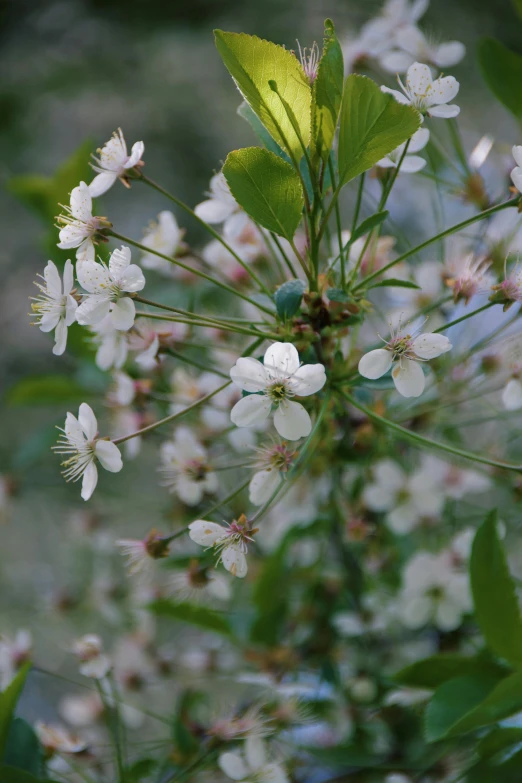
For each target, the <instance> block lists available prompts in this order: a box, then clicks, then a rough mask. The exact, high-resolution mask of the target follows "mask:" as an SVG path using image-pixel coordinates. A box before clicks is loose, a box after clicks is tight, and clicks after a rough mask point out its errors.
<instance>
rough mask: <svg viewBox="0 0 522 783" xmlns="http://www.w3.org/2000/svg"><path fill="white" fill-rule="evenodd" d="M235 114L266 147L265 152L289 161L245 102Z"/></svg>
mask: <svg viewBox="0 0 522 783" xmlns="http://www.w3.org/2000/svg"><path fill="white" fill-rule="evenodd" d="M237 113H238V114H239V116H240V117H242V118H243V119H244V120H246V121H247V122H248V124H249V125H250V127H251V128H252V130H253V131H254V133H255V134H256V136H257V138H258V139H259V141H260V142H261V144H262V145H263V146H264V147H266V148H267V150H270V152H273V153H274V154H275V155H279V157H281V158H283V160H286V161H288V162H289V161H290V158H289V157H288V155H287V154H286V152H283V150H282V149H281V147H280V146H279V144H276V142H275V141H274V140H273V138H272V136H271V135H270V134H269V133H268V131H267V129H266V128H265V126H264V125H263V123H262V122H261V120H260V119H259V117H258V116H257V114H255V113H254V112H253V111H252V109H251V108H250V106H249V105H248V103H247V102H246V101H243V103H240V104H239V106H238V108H237Z"/></svg>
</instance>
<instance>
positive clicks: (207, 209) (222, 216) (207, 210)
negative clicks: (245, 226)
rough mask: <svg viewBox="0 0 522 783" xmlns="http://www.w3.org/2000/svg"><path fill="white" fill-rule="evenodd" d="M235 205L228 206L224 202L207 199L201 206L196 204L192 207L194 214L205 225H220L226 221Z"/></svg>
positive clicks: (233, 210)
mask: <svg viewBox="0 0 522 783" xmlns="http://www.w3.org/2000/svg"><path fill="white" fill-rule="evenodd" d="M236 209H237V205H235V204H229V203H227V202H225V201H218V200H217V199H215V198H211V199H208V201H202V202H201V204H197V206H195V207H194V212H195V213H196V215H197V216H198V218H199V219H200V220H204V221H205V222H206V223H211V224H212V223H222V222H223V221H224V220H226V219H227V217H229V216H230V215H231V214H232V213H233V212H235V210H236Z"/></svg>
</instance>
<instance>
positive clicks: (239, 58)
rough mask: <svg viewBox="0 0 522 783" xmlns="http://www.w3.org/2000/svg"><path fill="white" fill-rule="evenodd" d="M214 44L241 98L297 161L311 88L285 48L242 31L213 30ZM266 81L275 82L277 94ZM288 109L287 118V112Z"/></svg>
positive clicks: (305, 134) (305, 140)
mask: <svg viewBox="0 0 522 783" xmlns="http://www.w3.org/2000/svg"><path fill="white" fill-rule="evenodd" d="M214 35H215V38H216V46H217V49H218V52H219V54H220V55H221V57H222V59H223V62H224V63H225V66H226V67H227V69H228V71H229V73H230V75H231V76H232V78H233V79H234V81H235V83H236V86H237V87H238V89H239V91H240V92H241V94H242V95H243V98H244V99H245V100H246V102H247V103H248V104H249V105H250V106H251V108H252V110H253V111H254V112H255V113H256V114H257V116H258V117H259V119H260V120H261V122H262V123H263V125H264V126H265V128H266V129H267V130H268V132H269V133H270V135H271V136H272V138H273V139H275V141H276V142H277V144H278V145H279V146H280V147H281V148H282V149H285V150H286V151H287V152H289V153H290V154H291V155H293V156H294V157H295V159H296V160H300V159H301V158H302V156H303V148H302V145H301V142H300V140H299V136H298V135H297V134H296V132H295V130H294V127H297V128H298V130H299V134H300V136H301V139H302V141H303V143H304V145H305V147H306V146H308V144H309V141H310V119H311V101H312V90H311V87H310V84H309V82H308V79H307V78H306V76H305V73H304V71H303V69H302V67H301V64H300V62H299V60H298V59H297V58H296V57H295V56H294V55H293V54H292V53H291V52H290V51H288V49H284V48H283V47H282V46H278V45H277V44H274V43H271V42H270V41H264V40H262V39H261V38H258V37H257V36H255V35H246V33H227V32H224V31H223V30H215V31H214ZM269 82H275V83H276V85H277V93H276V92H274V90H273V89H272V87H271V86H270V84H269ZM289 111H291V112H292V116H291V117H289V114H288V112H289Z"/></svg>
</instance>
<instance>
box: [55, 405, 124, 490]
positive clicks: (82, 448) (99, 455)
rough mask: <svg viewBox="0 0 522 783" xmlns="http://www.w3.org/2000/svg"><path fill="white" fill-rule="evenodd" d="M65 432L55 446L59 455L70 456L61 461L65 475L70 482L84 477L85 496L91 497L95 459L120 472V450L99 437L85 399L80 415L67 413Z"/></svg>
mask: <svg viewBox="0 0 522 783" xmlns="http://www.w3.org/2000/svg"><path fill="white" fill-rule="evenodd" d="M59 429H61V428H59ZM62 432H63V435H61V436H60V440H59V441H58V445H57V446H54V447H53V448H54V450H55V451H56V453H57V454H63V455H65V456H67V459H66V460H65V461H64V462H62V467H63V468H64V470H63V475H64V476H65V478H66V480H67V481H78V479H79V478H80V477H83V480H82V498H83V500H89V498H90V497H91V495H92V493H93V492H94V490H95V488H96V484H97V483H98V469H97V468H96V461H98V462H100V464H101V465H102V467H104V468H105V470H108V471H110V472H111V473H118V472H119V471H120V470H121V469H122V467H123V463H122V461H121V454H120V450H119V449H118V447H117V446H116V444H115V443H112V442H111V441H109V440H100V438H98V436H97V433H98V422H97V421H96V416H95V415H94V413H93V411H92V408H90V406H89V405H87V403H85V402H82V404H81V405H80V410H79V413H78V418H76V416H73V415H72V413H68V414H67V418H66V419H65V427H64V429H63V430H62Z"/></svg>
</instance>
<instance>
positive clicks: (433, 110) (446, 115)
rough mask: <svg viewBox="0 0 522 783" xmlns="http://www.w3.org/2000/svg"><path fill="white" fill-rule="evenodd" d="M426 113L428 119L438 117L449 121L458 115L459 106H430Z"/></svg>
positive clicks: (452, 104)
mask: <svg viewBox="0 0 522 783" xmlns="http://www.w3.org/2000/svg"><path fill="white" fill-rule="evenodd" d="M428 113H429V115H430V117H440V118H441V119H443V120H449V119H451V118H452V117H457V115H458V114H460V106H456V105H455V104H454V103H451V104H449V105H448V106H446V105H442V106H430V108H429V112H428Z"/></svg>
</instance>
